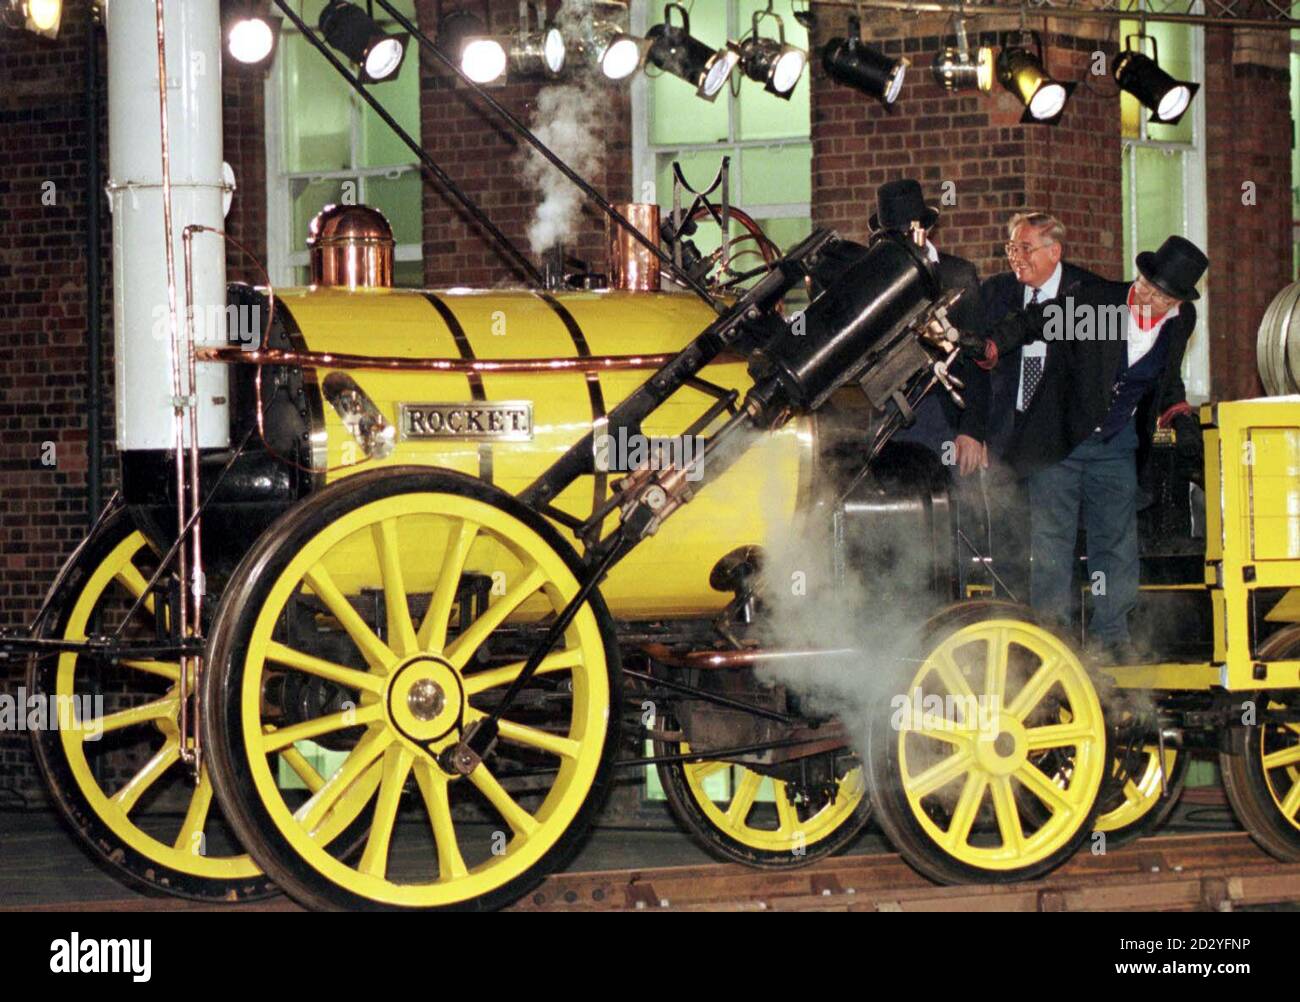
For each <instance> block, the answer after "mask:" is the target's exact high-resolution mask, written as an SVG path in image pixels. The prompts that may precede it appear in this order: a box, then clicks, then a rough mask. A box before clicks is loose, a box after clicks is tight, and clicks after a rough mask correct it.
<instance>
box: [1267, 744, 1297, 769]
mask: <svg viewBox="0 0 1300 1002" xmlns="http://www.w3.org/2000/svg"><path fill="white" fill-rule="evenodd" d="M1263 762H1264V768H1265V769H1281V768H1282V767H1283V766H1287V765H1297V764H1300V745H1296V746H1295V747H1294V748H1283V749H1280V750H1279V751H1275V752H1270V753H1269V754H1267V755H1265V756H1264V759H1263Z"/></svg>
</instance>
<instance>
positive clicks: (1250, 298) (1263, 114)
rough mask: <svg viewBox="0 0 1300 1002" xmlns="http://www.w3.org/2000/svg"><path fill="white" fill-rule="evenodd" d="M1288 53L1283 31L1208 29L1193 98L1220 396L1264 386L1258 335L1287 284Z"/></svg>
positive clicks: (1213, 367)
mask: <svg viewBox="0 0 1300 1002" xmlns="http://www.w3.org/2000/svg"><path fill="white" fill-rule="evenodd" d="M1287 51H1288V46H1287V36H1286V35H1285V34H1279V33H1277V32H1269V33H1265V32H1254V33H1251V32H1238V33H1235V34H1234V33H1233V32H1230V31H1224V30H1209V31H1206V33H1205V85H1204V86H1203V87H1202V88H1201V92H1200V94H1199V95H1197V100H1200V101H1204V102H1205V119H1206V132H1207V140H1208V145H1207V156H1206V168H1205V187H1206V194H1207V199H1208V203H1209V205H1208V209H1209V234H1210V240H1209V247H1207V248H1206V249H1205V250H1206V254H1208V255H1209V258H1210V272H1209V276H1210V277H1209V289H1210V303H1209V306H1210V309H1209V313H1210V328H1209V330H1210V332H1211V342H1210V378H1211V384H1212V387H1213V395H1214V396H1215V397H1217V398H1220V399H1231V398H1234V397H1249V396H1257V395H1259V394H1261V393H1262V392H1263V389H1262V387H1261V385H1260V382H1259V373H1258V370H1257V368H1256V364H1255V338H1256V332H1257V331H1258V329H1259V322H1260V320H1262V319H1263V316H1264V311H1265V310H1266V309H1268V304H1269V302H1270V301H1271V300H1272V298H1273V296H1274V295H1275V294H1276V293H1277V292H1278V290H1280V289H1281V288H1282V287H1283V286H1284V285H1286V284H1287V283H1288V282H1289V281H1290V280H1291V256H1292V250H1291V185H1292V184H1293V181H1292V178H1291V149H1290V142H1289V140H1290V136H1291V128H1292V123H1291V105H1290V83H1289V67H1288V63H1287ZM1243 185H1249V186H1253V189H1252V188H1251V187H1246V188H1245V189H1243ZM1252 198H1253V204H1248V203H1250V202H1251V200H1252Z"/></svg>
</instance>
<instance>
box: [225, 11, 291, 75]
mask: <svg viewBox="0 0 1300 1002" xmlns="http://www.w3.org/2000/svg"><path fill="white" fill-rule="evenodd" d="M223 21H224V22H225V23H224V25H223V27H222V34H223V35H224V36H225V40H226V51H227V52H229V53H230V57H231V58H232V59H234V60H235V61H236V62H238V63H242V64H244V65H245V66H261V67H267V66H269V65H270V64H271V60H272V59H273V58H274V57H275V46H276V43H277V42H278V41H279V39H280V19H279V18H278V17H271V16H270V15H269V14H268V12H267V9H266V4H265V3H261V2H257V0H245V2H241V3H234V4H231V5H230V6H229V7H228V8H227V11H226V14H225V16H224V18H223Z"/></svg>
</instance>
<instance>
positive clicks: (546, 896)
mask: <svg viewBox="0 0 1300 1002" xmlns="http://www.w3.org/2000/svg"><path fill="white" fill-rule="evenodd" d="M1283 903H1300V864H1281V863H1278V862H1277V861H1276V860H1274V859H1272V858H1271V857H1269V856H1266V855H1265V854H1264V853H1262V852H1261V851H1260V850H1259V849H1258V848H1256V846H1255V844H1254V843H1253V842H1252V841H1251V840H1250V837H1249V836H1248V835H1246V834H1244V833H1239V832H1224V833H1215V834H1205V835H1165V836H1159V837H1155V838H1148V839H1145V840H1143V841H1141V842H1138V843H1136V844H1134V845H1131V846H1126V847H1124V848H1121V849H1116V850H1113V851H1111V852H1109V853H1106V854H1105V855H1095V856H1094V855H1092V854H1091V853H1089V852H1087V851H1086V850H1085V851H1083V852H1081V853H1080V854H1079V855H1078V856H1076V857H1075V858H1074V859H1073V860H1071V861H1070V862H1069V863H1067V864H1066V865H1065V866H1063V867H1061V868H1060V869H1059V870H1057V871H1056V872H1054V873H1053V874H1051V876H1049V877H1048V878H1046V879H1044V880H1040V881H1034V882H1032V883H1021V884H1010V885H989V884H981V885H968V886H963V887H939V886H936V885H935V884H932V883H930V882H929V881H928V880H926V879H925V878H924V877H921V876H918V875H917V874H916V873H915V872H913V871H912V870H911V869H910V868H909V867H908V866H907V865H906V864H905V863H904V862H903V861H902V860H901V859H900V858H899V857H898V856H897V855H894V854H892V853H888V854H880V855H872V856H840V857H836V858H834V859H828V860H822V861H820V862H818V863H814V864H812V865H811V866H808V867H805V868H803V869H800V870H795V871H791V872H788V873H777V872H771V871H758V870H752V869H747V868H745V867H741V866H737V865H734V864H715V865H704V866H676V867H659V868H654V869H625V870H602V871H597V872H582V873H561V874H556V875H553V876H551V877H549V878H547V880H546V881H544V882H543V883H542V884H541V885H540V886H539V887H538V888H537V889H536V890H535V891H533V892H532V893H531V894H529V895H528V896H527V897H525V898H524V899H523V900H521V901H519V902H517V903H516V904H515V905H514V906H512V908H511V910H512V911H523V912H527V911H572V912H622V911H656V912H657V911H749V912H753V911H772V912H789V911H878V912H902V911H956V912H1006V911H1030V912H1059V911H1207V910H1208V911H1232V910H1234V909H1236V908H1240V907H1245V906H1257V905H1276V904H1283ZM299 910H300V909H299V908H298V906H297V905H295V904H294V903H293V902H292V901H290V900H289V899H288V898H273V899H271V900H269V901H263V902H257V903H253V904H242V905H210V904H197V903H193V902H186V901H181V900H178V899H171V898H149V897H143V896H140V897H132V898H123V899H111V900H100V901H63V902H54V903H50V904H44V905H36V906H31V905H26V906H22V907H20V908H5V907H0V912H3V911H78V912H84V911H147V912H171V911H299Z"/></svg>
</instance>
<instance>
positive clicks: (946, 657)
mask: <svg viewBox="0 0 1300 1002" xmlns="http://www.w3.org/2000/svg"><path fill="white" fill-rule="evenodd" d="M935 660H936V661H937V662H938V663H937V664H936V665H935V672H936V673H937V674H938V676H939V678H940V679H941V680H942V681H943V684H944V686H945V687H946V688H947V690H948V691H949V692H950V693H952V694H953V695H954V696H959V697H960V698H961V700H962V702H966V701H967V700H969V701H970V705H974V703H975V693H974V691H973V690H972V689H971V687H970V683H969V682H967V681H966V676H965V675H964V674H962V670H961V669H960V668H959V667H957V662H956V661H954V660H953V659H952V653H951V652H950V651H947V650H941V651H939V652H938V654H937V656H936V658H935Z"/></svg>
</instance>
